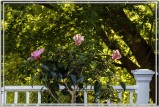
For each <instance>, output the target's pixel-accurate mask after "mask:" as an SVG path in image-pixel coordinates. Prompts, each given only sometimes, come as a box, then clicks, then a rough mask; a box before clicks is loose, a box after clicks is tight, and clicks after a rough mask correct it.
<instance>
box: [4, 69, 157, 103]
mask: <svg viewBox="0 0 160 107" xmlns="http://www.w3.org/2000/svg"><path fill="white" fill-rule="evenodd" d="M132 73H133V75H134V78H135V80H136V85H132V86H126V91H129V92H130V94H129V96H128V97H129V98H130V100H129V104H133V103H134V102H133V93H136V104H148V101H149V91H150V88H149V83H150V81H151V79H152V76H153V75H154V72H153V71H151V70H148V69H136V70H132ZM42 87H43V86H33V87H31V86H4V87H2V104H3V105H6V104H7V93H8V92H14V96H13V97H14V102H13V104H18V103H19V102H18V93H19V92H25V93H26V95H25V96H26V98H25V99H26V101H25V104H30V93H31V92H37V93H38V95H37V97H38V98H37V99H38V101H37V103H36V105H40V104H42V102H41V98H42V96H41V91H42V90H41V89H42ZM113 88H114V89H115V90H117V91H118V98H119V99H121V100H122V92H123V89H122V87H121V86H113ZM60 89H61V90H62V89H64V87H63V86H60ZM43 90H47V88H45V87H44V88H43ZM93 90H94V87H93V86H92V87H91V86H87V87H86V89H85V90H83V93H84V104H87V103H88V95H87V93H88V92H89V91H93ZM111 103H112V102H110V101H109V100H108V101H107V104H111Z"/></svg>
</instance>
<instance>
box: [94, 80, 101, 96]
mask: <svg viewBox="0 0 160 107" xmlns="http://www.w3.org/2000/svg"><path fill="white" fill-rule="evenodd" d="M100 90H101V84H100V83H99V81H96V82H95V84H94V92H95V94H96V93H99V91H100Z"/></svg>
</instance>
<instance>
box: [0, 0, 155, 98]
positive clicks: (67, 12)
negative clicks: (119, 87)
mask: <svg viewBox="0 0 160 107" xmlns="http://www.w3.org/2000/svg"><path fill="white" fill-rule="evenodd" d="M155 9H156V8H155V4H87V3H86V4H74V3H72V4H65V3H62V4H47V3H45V4H42V3H39V4H38V3H35V4H34V3H33V4H27V3H26V4H5V7H4V14H5V19H4V23H3V24H4V26H5V28H4V30H5V41H4V42H5V85H11V84H12V85H13V84H14V85H27V84H30V83H29V82H30V81H29V80H30V77H31V71H30V70H29V69H28V72H26V70H25V68H23V67H22V66H21V63H22V62H23V61H24V60H27V58H28V57H30V54H31V52H33V51H34V50H37V49H39V48H42V47H44V48H45V51H46V52H49V51H52V52H53V53H54V54H59V53H58V50H63V49H65V48H66V46H67V45H69V43H71V42H73V40H72V37H73V36H74V35H75V34H77V33H80V34H82V35H84V36H85V40H86V41H84V42H85V45H87V46H88V47H87V48H89V50H90V52H89V53H93V52H95V53H96V52H101V53H103V54H105V55H111V53H112V50H114V49H119V50H120V52H121V54H122V58H121V59H120V61H116V62H115V63H114V65H115V67H114V69H112V70H115V74H116V75H117V78H120V79H121V80H122V81H124V82H126V84H134V80H133V77H132V76H133V75H132V73H131V70H134V69H138V68H142V69H151V70H153V71H155V54H157V53H155V40H156V38H155V29H156V28H155ZM93 54H94V53H93ZM11 74H12V75H11ZM91 76H95V75H94V74H93V75H91ZM102 81H105V80H103V79H102ZM35 84H40V83H38V82H37V83H35ZM113 84H117V82H116V81H115V82H114V83H113ZM150 95H151V98H152V100H153V101H154V99H155V79H154V78H153V80H152V82H151V94H150Z"/></svg>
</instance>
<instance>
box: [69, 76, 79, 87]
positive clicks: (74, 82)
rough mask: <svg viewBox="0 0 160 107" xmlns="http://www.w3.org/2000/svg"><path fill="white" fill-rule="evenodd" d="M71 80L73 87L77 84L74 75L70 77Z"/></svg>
mask: <svg viewBox="0 0 160 107" xmlns="http://www.w3.org/2000/svg"><path fill="white" fill-rule="evenodd" d="M69 79H70V81H71V83H72V85H76V84H77V78H76V76H75V75H74V74H71V75H69Z"/></svg>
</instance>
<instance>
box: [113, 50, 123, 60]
mask: <svg viewBox="0 0 160 107" xmlns="http://www.w3.org/2000/svg"><path fill="white" fill-rule="evenodd" d="M120 58H121V54H120V52H119V50H118V49H116V50H113V55H112V60H115V59H120Z"/></svg>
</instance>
